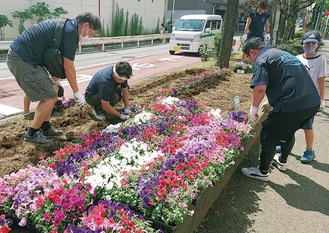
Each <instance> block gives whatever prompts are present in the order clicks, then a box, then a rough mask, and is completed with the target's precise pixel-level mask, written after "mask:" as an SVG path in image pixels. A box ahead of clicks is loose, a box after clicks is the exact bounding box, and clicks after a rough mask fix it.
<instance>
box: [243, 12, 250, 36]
mask: <svg viewBox="0 0 329 233" xmlns="http://www.w3.org/2000/svg"><path fill="white" fill-rule="evenodd" d="M250 24H251V17H250V16H248V18H247V21H246V26H245V27H244V31H243V34H247V33H248V31H249V26H250Z"/></svg>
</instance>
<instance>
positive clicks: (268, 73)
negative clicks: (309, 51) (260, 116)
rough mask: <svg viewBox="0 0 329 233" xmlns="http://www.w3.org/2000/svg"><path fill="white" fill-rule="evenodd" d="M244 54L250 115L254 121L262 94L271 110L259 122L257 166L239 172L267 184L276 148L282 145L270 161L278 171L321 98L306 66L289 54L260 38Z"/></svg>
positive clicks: (250, 44) (282, 167)
mask: <svg viewBox="0 0 329 233" xmlns="http://www.w3.org/2000/svg"><path fill="white" fill-rule="evenodd" d="M243 52H244V53H245V54H246V55H247V58H248V59H249V61H250V62H252V63H253V77H252V80H251V84H250V87H251V88H252V89H253V95H252V105H251V108H250V115H251V116H252V117H255V118H257V112H258V107H259V105H260V103H261V101H262V100H263V98H264V96H265V94H266V97H267V99H268V102H269V104H270V105H271V106H272V107H273V109H272V111H271V112H270V113H269V115H268V117H267V118H266V119H265V120H264V121H263V123H262V126H263V128H262V130H261V133H260V143H261V148H260V166H259V167H251V168H242V169H241V172H242V173H243V174H244V175H246V176H249V177H251V178H255V179H259V180H264V181H268V180H269V178H268V170H269V167H270V164H271V161H272V159H273V157H274V155H275V147H276V145H280V144H281V147H282V154H281V156H280V157H279V158H278V159H277V160H273V162H274V163H275V165H276V166H277V167H278V168H279V169H280V170H285V168H286V162H287V158H288V155H289V154H290V152H291V150H292V148H293V146H294V142H295V137H294V134H295V132H296V131H297V130H298V129H299V128H301V127H302V126H303V125H304V124H305V123H306V122H307V121H308V120H309V119H310V118H311V117H313V116H314V115H315V114H316V113H317V111H318V110H319V107H320V97H319V94H318V92H317V90H316V88H315V87H314V85H313V86H312V79H311V77H310V75H309V74H308V72H307V70H306V68H305V66H304V65H303V64H302V63H301V62H300V61H299V60H298V59H297V58H296V57H295V56H293V55H292V54H290V53H288V52H285V51H282V50H279V49H276V48H274V47H272V46H270V45H266V44H265V43H264V42H263V40H262V39H260V38H251V39H250V40H248V41H247V42H246V43H245V46H244V48H243ZM311 87H312V88H311ZM313 87H314V88H313Z"/></svg>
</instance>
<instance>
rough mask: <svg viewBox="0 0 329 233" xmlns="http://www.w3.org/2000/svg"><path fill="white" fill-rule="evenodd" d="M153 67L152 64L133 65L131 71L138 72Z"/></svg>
mask: <svg viewBox="0 0 329 233" xmlns="http://www.w3.org/2000/svg"><path fill="white" fill-rule="evenodd" d="M153 66H154V64H150V63H143V64H138V63H134V64H133V67H132V68H133V70H140V69H141V68H151V67H153Z"/></svg>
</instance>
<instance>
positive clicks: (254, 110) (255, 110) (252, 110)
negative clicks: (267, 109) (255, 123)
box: [249, 105, 258, 119]
mask: <svg viewBox="0 0 329 233" xmlns="http://www.w3.org/2000/svg"><path fill="white" fill-rule="evenodd" d="M257 113H258V107H254V106H252V105H251V106H250V112H249V114H250V116H252V117H253V118H256V119H257V118H258V114H257Z"/></svg>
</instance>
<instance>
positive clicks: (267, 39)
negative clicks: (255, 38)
mask: <svg viewBox="0 0 329 233" xmlns="http://www.w3.org/2000/svg"><path fill="white" fill-rule="evenodd" d="M270 39H271V36H270V34H269V33H267V34H266V36H265V41H266V43H267V41H270Z"/></svg>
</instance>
